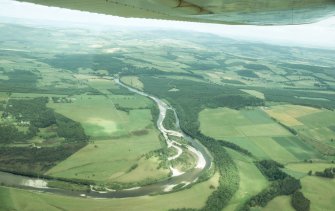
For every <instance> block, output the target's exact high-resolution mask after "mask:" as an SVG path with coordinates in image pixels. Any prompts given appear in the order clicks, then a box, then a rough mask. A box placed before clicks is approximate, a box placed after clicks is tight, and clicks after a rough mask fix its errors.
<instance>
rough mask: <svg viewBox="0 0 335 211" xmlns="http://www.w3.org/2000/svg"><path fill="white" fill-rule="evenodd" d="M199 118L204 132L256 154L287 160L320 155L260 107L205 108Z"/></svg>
mask: <svg viewBox="0 0 335 211" xmlns="http://www.w3.org/2000/svg"><path fill="white" fill-rule="evenodd" d="M199 119H200V129H201V131H202V132H203V133H204V134H207V135H209V136H212V137H215V138H217V139H222V140H226V141H230V142H232V143H235V144H237V145H239V146H241V147H243V148H245V149H248V150H249V151H250V152H251V153H253V154H254V155H255V156H257V157H258V158H262V159H273V160H277V161H279V162H283V163H288V162H294V161H299V160H300V161H303V160H304V159H312V158H318V157H319V155H318V153H316V152H314V150H313V149H312V148H311V147H309V146H308V145H306V144H304V142H302V141H301V140H299V139H297V138H296V137H295V136H293V135H292V134H291V133H290V132H289V131H288V130H286V129H285V128H284V127H282V126H281V125H279V124H277V123H276V122H275V121H273V120H272V119H271V118H270V117H269V116H267V114H266V113H265V112H263V111H262V110H260V109H253V110H233V109H227V108H217V109H205V110H203V111H201V113H200V114H199Z"/></svg>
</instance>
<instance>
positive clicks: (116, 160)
mask: <svg viewBox="0 0 335 211" xmlns="http://www.w3.org/2000/svg"><path fill="white" fill-rule="evenodd" d="M160 148H161V145H160V141H159V139H158V132H157V131H155V130H153V129H150V130H148V133H147V134H144V135H138V136H136V135H132V136H125V137H121V138H118V139H110V140H101V141H95V142H94V143H91V144H88V145H87V146H86V147H84V148H82V149H81V150H79V151H78V152H76V153H75V154H73V155H72V156H70V157H69V158H67V159H66V160H64V161H63V162H61V163H59V164H58V165H56V166H55V167H53V168H52V169H50V170H49V171H48V172H47V174H48V175H52V176H57V177H65V178H75V179H89V180H94V181H99V182H111V181H116V180H120V178H121V176H124V175H126V176H127V177H130V176H129V175H127V173H128V172H127V171H128V170H129V169H130V168H131V166H133V165H135V164H138V165H139V167H138V168H139V169H138V170H137V171H139V170H141V168H142V166H143V168H144V169H145V168H148V169H151V170H150V171H145V170H143V169H142V170H141V171H140V173H141V174H142V175H136V174H131V175H132V176H133V178H131V179H132V180H136V179H137V177H138V179H143V178H147V177H151V176H152V175H155V176H157V175H156V174H158V176H159V177H161V174H162V172H160V171H158V170H157V172H156V171H155V170H156V169H155V168H156V167H157V166H158V164H159V162H158V161H157V160H153V159H148V160H143V159H142V160H141V158H142V156H144V155H145V154H147V153H148V152H150V151H153V150H156V149H160ZM148 166H149V167H148ZM135 170H136V169H135ZM130 173H131V172H130Z"/></svg>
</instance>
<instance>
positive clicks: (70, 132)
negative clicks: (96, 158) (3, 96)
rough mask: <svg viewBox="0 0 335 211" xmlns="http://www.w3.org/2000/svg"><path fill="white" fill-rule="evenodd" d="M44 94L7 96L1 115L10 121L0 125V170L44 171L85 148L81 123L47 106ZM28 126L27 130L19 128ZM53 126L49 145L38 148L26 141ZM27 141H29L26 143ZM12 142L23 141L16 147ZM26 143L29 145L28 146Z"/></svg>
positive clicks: (20, 171)
mask: <svg viewBox="0 0 335 211" xmlns="http://www.w3.org/2000/svg"><path fill="white" fill-rule="evenodd" d="M47 102H48V98H47V97H39V98H33V99H24V100H21V99H10V100H8V103H7V106H6V109H5V111H4V113H3V114H5V115H2V118H3V119H7V118H9V117H11V118H10V120H11V121H10V122H8V121H5V123H1V124H0V144H2V146H1V147H0V169H1V170H3V171H10V172H13V171H14V172H19V173H31V174H32V173H34V174H36V173H39V174H40V173H44V172H46V171H47V170H48V169H49V168H51V167H53V166H54V165H56V164H57V163H58V162H60V161H62V160H64V159H66V158H67V157H69V156H70V155H72V154H73V153H74V152H76V151H77V150H79V149H80V148H82V147H84V146H85V145H86V144H87V143H88V142H87V141H88V139H89V137H88V136H87V135H86V134H85V132H84V129H83V128H82V126H81V124H80V123H78V122H75V121H73V120H72V119H69V118H67V117H65V116H63V115H60V114H57V113H55V112H54V111H53V110H52V109H50V108H48V107H46V104H47ZM18 125H23V126H20V127H23V128H27V131H26V132H22V131H21V130H19V129H18V127H19V126H18ZM51 126H53V127H55V128H56V133H57V135H58V137H60V138H63V140H64V141H61V140H62V139H57V137H55V139H52V142H50V141H49V142H50V145H48V144H43V143H42V145H43V146H40V147H37V146H35V145H34V144H31V143H30V142H28V141H29V140H30V139H32V138H33V137H35V136H37V135H38V133H39V130H40V129H41V128H47V127H51ZM29 143H30V144H29ZM13 144H22V146H16V145H13ZM27 144H28V145H27Z"/></svg>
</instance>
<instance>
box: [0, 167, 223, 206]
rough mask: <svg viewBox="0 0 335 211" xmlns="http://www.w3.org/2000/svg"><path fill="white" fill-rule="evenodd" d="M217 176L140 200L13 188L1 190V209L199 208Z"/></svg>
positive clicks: (215, 182) (1, 188)
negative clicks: (68, 195) (65, 194)
mask: <svg viewBox="0 0 335 211" xmlns="http://www.w3.org/2000/svg"><path fill="white" fill-rule="evenodd" d="M218 179H219V175H218V174H215V175H214V176H213V177H212V178H210V179H209V180H207V181H205V182H201V183H199V184H196V185H194V186H192V187H191V188H189V189H186V190H182V191H179V192H175V193H171V194H164V195H156V196H142V197H133V198H125V199H99V200H97V199H90V198H79V197H67V196H60V195H54V194H47V193H38V192H31V191H27V190H20V189H15V188H7V187H1V186H0V196H5V197H4V198H3V197H1V198H0V200H1V202H3V203H1V204H0V207H1V206H3V207H6V208H7V207H8V208H9V210H11V209H12V210H50V211H53V210H60V209H61V210H73V211H77V210H78V211H85V210H87V211H89V210H129V211H132V210H133V211H135V210H136V211H137V210H143V211H144V210H145V211H149V210H152V211H156V210H169V209H177V208H183V207H187V208H198V209H199V208H201V207H203V206H204V205H205V202H206V200H207V197H208V196H209V195H210V194H211V193H212V192H213V191H214V189H211V188H210V187H212V186H213V187H217V186H218Z"/></svg>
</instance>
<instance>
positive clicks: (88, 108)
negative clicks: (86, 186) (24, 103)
mask: <svg viewBox="0 0 335 211" xmlns="http://www.w3.org/2000/svg"><path fill="white" fill-rule="evenodd" d="M74 98H75V99H76V100H75V101H74V102H73V103H66V104H63V103H49V105H48V106H49V107H50V108H53V109H54V110H55V111H56V112H58V113H60V114H63V115H65V116H67V117H70V118H71V119H73V120H75V121H78V122H80V123H81V124H82V125H83V127H84V129H85V132H86V133H87V135H89V136H91V137H92V138H93V139H94V138H101V137H111V136H114V137H115V136H120V135H127V134H129V132H131V131H137V130H141V129H143V128H145V127H147V126H152V125H153V123H152V119H151V114H150V110H147V109H138V110H130V111H129V114H128V113H126V112H124V111H120V110H117V109H116V108H115V104H116V103H120V104H121V105H125V104H127V103H128V102H129V104H130V107H137V105H139V106H143V105H144V106H146V105H150V102H149V101H147V100H146V98H144V99H143V98H140V97H138V99H137V98H136V97H132V96H130V97H128V96H116V97H111V98H107V97H105V96H102V95H92V96H91V95H76V96H74ZM128 98H129V99H130V100H128ZM131 99H132V100H131ZM137 102H139V104H136V103H137ZM134 105H136V106H134ZM92 108H94V110H92Z"/></svg>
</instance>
